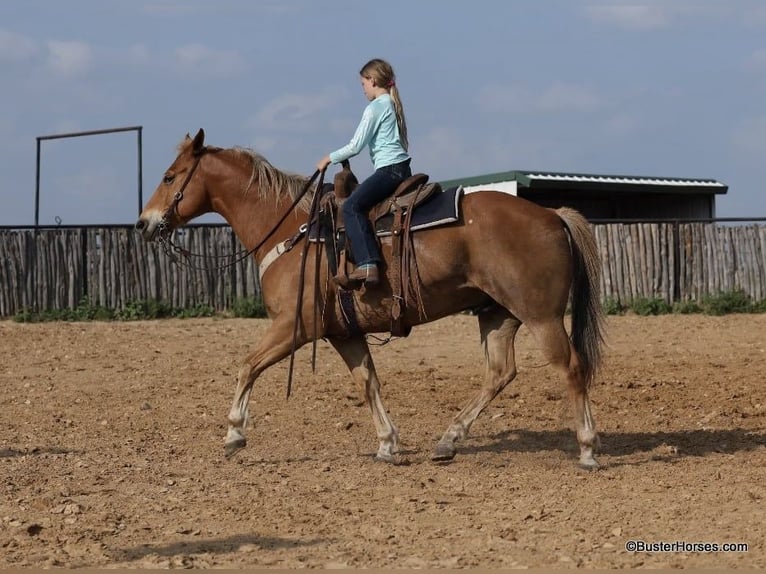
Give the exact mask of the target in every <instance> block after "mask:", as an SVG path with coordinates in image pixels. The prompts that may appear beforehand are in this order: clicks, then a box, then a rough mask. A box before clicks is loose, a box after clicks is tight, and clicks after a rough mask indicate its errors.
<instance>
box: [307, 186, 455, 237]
mask: <svg viewBox="0 0 766 574" xmlns="http://www.w3.org/2000/svg"><path fill="white" fill-rule="evenodd" d="M462 195H463V186H462V185H458V186H455V187H450V188H449V189H445V190H443V191H441V192H439V193H434V194H433V195H432V196H431V197H429V198H428V199H427V200H426V202H425V203H422V204H420V205H418V206H417V207H416V208H415V211H414V212H413V213H412V226H411V229H412V231H417V230H418V229H427V228H429V227H437V226H439V225H446V224H447V223H453V222H455V221H457V220H458V219H459V218H460V197H461V196H462ZM393 222H394V215H393V214H389V215H386V216H384V217H381V218H380V219H378V220H377V221H376V222H375V234H376V235H377V236H378V237H383V236H386V235H391V225H392V224H393ZM317 231H318V230H317V225H316V223H315V224H314V225H312V226H311V229H309V240H310V241H314V242H316V241H317V235H318V233H317ZM319 241H324V236H323V237H321V238H320V239H319Z"/></svg>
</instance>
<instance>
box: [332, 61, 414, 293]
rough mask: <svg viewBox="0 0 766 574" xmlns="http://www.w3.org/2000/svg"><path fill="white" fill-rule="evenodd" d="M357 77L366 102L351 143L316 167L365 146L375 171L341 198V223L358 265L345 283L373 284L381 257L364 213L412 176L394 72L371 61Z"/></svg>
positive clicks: (337, 160) (347, 155)
mask: <svg viewBox="0 0 766 574" xmlns="http://www.w3.org/2000/svg"><path fill="white" fill-rule="evenodd" d="M359 75H360V76H361V78H360V79H361V83H362V90H363V91H364V95H365V96H366V97H367V99H368V100H369V102H370V103H369V104H368V105H367V107H366V108H365V109H364V113H363V114H362V120H361V121H360V122H359V126H358V127H357V128H356V132H355V133H354V137H353V138H351V141H350V142H349V143H348V144H347V145H345V146H343V147H342V148H340V149H338V150H335V151H334V152H332V153H330V154H329V155H326V156H325V157H323V158H322V159H321V160H320V161H319V163H317V169H319V170H320V171H322V170H325V169H326V168H327V166H328V165H330V164H331V163H340V162H342V161H343V160H346V159H348V158H350V157H353V156H355V155H357V154H358V153H359V152H361V151H362V150H363V149H364V148H365V147H366V146H369V148H370V159H372V163H373V166H374V167H375V172H374V173H373V174H372V175H371V176H370V177H368V178H367V179H366V180H364V181H363V182H362V183H360V184H359V186H358V187H357V188H356V189H355V190H354V192H353V193H352V194H351V195H350V196H349V197H348V199H346V201H345V202H344V204H343V220H344V222H345V224H346V234H347V236H348V240H349V242H350V244H351V251H352V253H353V254H354V260H355V261H356V263H357V268H356V269H355V270H354V271H352V272H351V273H350V274H349V276H348V278H349V280H351V281H354V282H358V281H363V282H364V283H365V284H367V285H375V284H376V283H378V282H379V281H380V275H379V271H378V264H379V263H380V261H381V258H380V253H379V251H378V243H377V240H376V238H375V232H374V231H373V229H372V225H371V224H370V220H369V219H368V216H367V214H368V212H369V211H370V209H372V207H373V206H374V205H375V204H377V203H380V202H381V201H383V200H384V199H386V198H387V197H389V196H390V195H391V194H393V193H394V191H396V188H397V186H398V185H399V184H400V183H401V182H402V181H404V180H405V179H407V178H408V177H410V176H411V175H412V172H411V170H410V156H409V155H408V153H407V148H408V142H407V124H406V122H405V120H404V108H403V107H402V102H401V100H400V99H399V90H398V89H397V88H396V78H395V76H394V70H393V68H392V67H391V65H390V64H389V63H388V62H386V61H384V60H380V59H377V58H376V59H374V60H370V61H369V62H367V63H366V64H365V65H364V67H362V69H361V70H360V72H359Z"/></svg>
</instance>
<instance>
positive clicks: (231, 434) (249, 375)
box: [225, 321, 306, 456]
mask: <svg viewBox="0 0 766 574" xmlns="http://www.w3.org/2000/svg"><path fill="white" fill-rule="evenodd" d="M292 332H293V325H292V324H288V323H287V322H285V321H282V322H279V323H276V322H275V323H272V325H271V327H270V328H269V329H268V331H267V332H266V334H265V335H264V337H263V338H262V339H261V340H260V342H259V343H258V345H257V346H256V347H255V349H254V350H253V351H252V352H251V353H250V354H249V355H248V356H247V357H245V360H244V361H243V363H242V366H241V367H240V369H239V375H238V382H237V389H236V391H235V392H234V401H233V402H232V405H231V409H230V410H229V428H228V431H227V432H226V442H225V453H226V456H231V455H233V454H234V453H235V452H237V451H238V450H240V449H241V448H244V447H245V445H246V444H247V441H246V439H245V432H244V431H245V426H246V425H247V417H248V413H247V403H248V401H249V400H250V392H251V391H252V390H253V383H254V382H255V379H257V378H258V376H259V375H260V374H261V373H262V372H263V371H265V370H266V369H267V368H268V367H270V366H271V365H273V364H274V363H277V362H279V361H281V360H282V359H284V358H285V357H286V356H287V355H289V354H290V351H291V350H292V342H293V341H292ZM299 338H300V335H299ZM305 342H306V341H305V340H302V339H301V340H299V341H298V342H297V343H298V346H301V345H302V344H303V343H305Z"/></svg>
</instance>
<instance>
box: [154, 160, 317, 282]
mask: <svg viewBox="0 0 766 574" xmlns="http://www.w3.org/2000/svg"><path fill="white" fill-rule="evenodd" d="M203 155H205V149H204V148H203V149H202V150H200V151H198V152H195V154H194V156H195V157H194V163H193V164H192V167H191V169H190V170H189V173H187V174H186V178H185V179H184V182H183V184H181V189H179V190H178V191H177V192H176V193H175V195H174V196H173V201H172V202H171V203H170V205H169V206H168V208H167V209H166V210H165V213H163V214H162V219H161V220H160V223H159V225H158V227H157V233H158V240H159V242H160V244H161V245H162V248H163V250H164V251H165V254H166V255H167V256H168V257H169V258H170V259H171V260H172V261H173V262H174V263H178V264H180V265H183V266H185V267H189V268H191V269H198V270H202V271H218V270H221V269H227V268H229V267H231V266H232V265H236V264H237V263H239V262H240V261H242V260H244V259H246V258H248V257H249V256H250V255H252V254H253V253H255V252H256V251H258V250H259V249H260V248H261V247H263V245H264V244H265V243H266V242H267V241H268V240H269V239H270V238H271V237H272V236H273V235H274V233H275V232H276V231H277V229H278V228H279V226H280V225H282V223H283V222H284V221H285V219H287V217H288V216H289V215H290V213H292V211H293V210H294V209H295V208H296V207H297V205H298V203H300V201H301V199H303V196H304V195H306V193H307V192H308V190H309V188H310V187H311V184H312V183H314V180H315V179H316V178H317V176H318V175H320V173H319V170H316V171H315V172H314V174H313V175H312V176H311V177H310V178H309V179H308V180H307V181H306V183H305V184H304V186H303V189H301V192H300V193H299V194H298V195H297V196H296V198H295V200H294V201H293V203H292V205H290V207H289V208H288V209H287V211H286V212H285V213H284V215H282V217H281V218H280V219H279V221H277V223H276V224H275V225H274V227H272V229H271V231H269V232H268V233H267V234H266V236H265V237H264V238H263V239H262V240H261V241H259V242H258V244H257V245H256V246H255V247H253V248H252V249H249V250H246V249H240V250H239V252H237V253H234V254H232V255H207V254H200V253H192V252H191V251H190V250H188V249H186V248H184V247H181V246H180V245H178V244H177V243H174V242H173V238H172V235H171V233H172V228H171V227H170V219H171V217H172V216H173V215H174V214H176V215H179V214H178V204H179V203H181V200H182V199H183V198H184V190H186V187H187V186H188V185H189V182H190V181H191V178H192V176H193V175H194V172H195V171H197V167H198V166H199V163H200V160H201V159H202V156H203ZM322 175H323V176H324V173H322ZM321 185H322V182H321V181H320V182H319V183H318V184H317V189H316V193H317V195H318V194H319V190H320V188H321ZM179 216H180V215H179ZM307 228H308V226H307ZM303 232H304V230H303V228H301V231H299V232H298V234H296V236H295V237H294V238H293V243H294V242H295V241H297V240H298V239H299V237H300V235H302V234H303ZM177 255H180V256H181V257H182V258H183V259H179V258H178V257H177ZM193 257H196V258H198V259H211V258H212V259H224V258H228V259H230V261H228V262H225V263H221V264H219V265H216V266H214V267H209V266H207V265H201V266H200V265H195V264H194V263H192V261H191V260H192V258H193Z"/></svg>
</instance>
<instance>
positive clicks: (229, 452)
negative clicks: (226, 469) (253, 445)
mask: <svg viewBox="0 0 766 574" xmlns="http://www.w3.org/2000/svg"><path fill="white" fill-rule="evenodd" d="M245 446H247V440H246V439H245V438H244V437H242V438H238V439H235V440H233V441H231V442H227V443H226V445H225V446H224V454H225V455H226V458H231V457H232V456H234V455H235V454H237V453H238V452H239V451H240V450H242V449H243V448H245Z"/></svg>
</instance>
